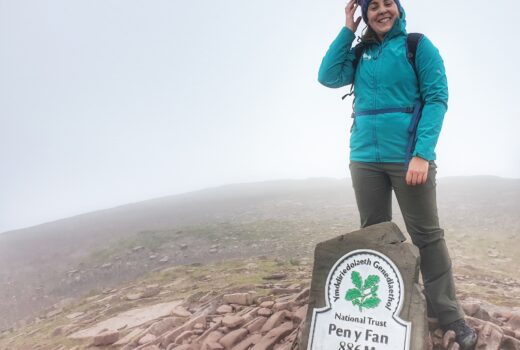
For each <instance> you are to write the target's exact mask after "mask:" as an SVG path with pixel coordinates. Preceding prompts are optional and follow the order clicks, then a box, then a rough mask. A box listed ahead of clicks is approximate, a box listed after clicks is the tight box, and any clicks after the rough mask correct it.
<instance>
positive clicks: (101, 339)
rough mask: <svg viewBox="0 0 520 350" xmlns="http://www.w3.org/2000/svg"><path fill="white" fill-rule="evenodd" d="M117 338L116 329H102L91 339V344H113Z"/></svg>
mask: <svg viewBox="0 0 520 350" xmlns="http://www.w3.org/2000/svg"><path fill="white" fill-rule="evenodd" d="M118 339H119V332H118V331H109V330H107V331H104V332H101V333H99V334H98V335H96V336H95V337H94V339H93V340H92V345H94V346H101V345H110V344H114V343H115V342H116V341H117V340H118Z"/></svg>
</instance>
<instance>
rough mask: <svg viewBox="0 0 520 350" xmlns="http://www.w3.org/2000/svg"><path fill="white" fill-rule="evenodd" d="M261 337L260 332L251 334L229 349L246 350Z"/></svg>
mask: <svg viewBox="0 0 520 350" xmlns="http://www.w3.org/2000/svg"><path fill="white" fill-rule="evenodd" d="M260 339H262V335H261V334H253V335H250V336H249V337H247V338H245V339H244V340H242V341H241V342H240V343H238V344H236V345H235V346H234V347H233V348H232V349H231V350H248V349H249V348H250V347H251V346H252V345H254V344H256V343H258V342H259V341H260Z"/></svg>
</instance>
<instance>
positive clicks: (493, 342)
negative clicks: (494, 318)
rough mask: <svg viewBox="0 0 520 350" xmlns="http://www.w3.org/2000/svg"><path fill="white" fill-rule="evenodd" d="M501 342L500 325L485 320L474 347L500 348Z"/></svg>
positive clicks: (485, 349) (497, 349) (484, 349)
mask: <svg viewBox="0 0 520 350" xmlns="http://www.w3.org/2000/svg"><path fill="white" fill-rule="evenodd" d="M501 342H502V330H501V329H500V327H498V326H496V325H494V324H492V323H490V322H485V323H484V326H483V327H482V329H481V330H480V332H479V334H478V341H477V345H476V349H479V350H480V349H482V350H500V343H501Z"/></svg>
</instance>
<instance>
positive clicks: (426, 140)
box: [318, 0, 477, 349]
mask: <svg viewBox="0 0 520 350" xmlns="http://www.w3.org/2000/svg"><path fill="white" fill-rule="evenodd" d="M357 2H359V3H360V6H361V12H362V17H363V19H364V21H365V23H366V24H367V30H366V32H365V34H364V35H363V37H362V38H361V42H362V44H363V52H362V55H361V57H360V58H359V60H357V59H356V54H355V49H354V48H353V45H352V43H353V41H354V39H355V34H354V33H355V32H356V30H357V27H358V25H359V23H360V21H361V17H358V18H357V19H356V20H354V13H355V11H356V9H357V8H358V6H359V5H358V4H357ZM357 2H356V0H351V1H350V2H349V3H348V5H347V6H346V8H345V14H346V25H345V26H344V27H343V28H342V29H341V31H340V33H339V35H338V36H337V38H336V39H335V40H334V41H333V42H332V44H331V45H330V48H329V49H328V51H327V53H326V55H325V57H324V58H323V61H322V64H321V66H320V70H319V77H318V80H319V82H320V83H321V84H323V85H325V86H327V87H330V88H338V87H341V86H345V85H349V84H353V85H354V90H353V91H354V96H355V99H354V100H355V103H354V111H353V112H354V114H353V116H354V122H353V125H352V129H351V132H352V134H351V137H350V172H351V176H352V185H353V187H354V191H355V194H356V201H357V205H358V209H359V212H360V216H361V227H366V226H369V225H373V224H377V223H380V222H383V221H390V220H392V190H393V191H394V192H395V195H396V198H397V201H398V203H399V206H400V209H401V212H402V214H403V218H404V221H405V224H406V229H407V231H408V232H409V234H410V236H411V238H412V241H413V243H414V244H415V245H416V246H417V247H418V248H419V251H420V254H421V272H422V276H423V281H424V287H425V295H426V299H427V304H428V313H429V316H433V317H436V318H438V320H439V324H440V325H441V327H442V328H443V330H444V331H447V330H453V331H455V334H456V340H457V342H458V343H459V345H460V348H461V349H473V347H474V345H475V343H476V339H477V336H476V333H475V331H474V330H473V329H472V328H470V327H469V326H468V325H466V323H465V321H464V313H463V311H462V309H461V307H460V305H459V303H458V301H457V298H456V296H455V286H454V281H453V275H452V270H451V259H450V256H449V254H448V250H447V247H446V243H445V240H444V231H443V230H442V229H441V228H440V227H439V219H438V216H437V204H436V189H435V186H436V182H435V175H436V173H437V171H436V165H435V159H436V155H435V146H436V144H437V139H438V137H439V133H440V130H441V126H442V121H443V118H444V114H445V113H446V110H447V101H448V86H447V80H446V75H445V70H444V64H443V61H442V58H441V57H440V55H439V52H438V50H437V49H436V48H435V46H434V45H433V44H432V43H431V41H430V40H429V39H428V38H427V37H425V36H423V37H422V38H421V40H420V41H419V43H418V45H417V51H416V57H415V66H416V67H415V69H414V67H413V66H412V64H411V63H410V61H409V60H408V59H407V52H408V51H407V33H406V29H405V27H406V21H405V12H404V10H403V8H402V6H401V4H400V3H399V0H358V1H357ZM354 61H356V64H355V62H354ZM416 101H420V102H419V103H420V105H421V106H422V114H421V118H420V120H419V123H418V125H417V128H416V131H415V135H412V136H410V134H409V131H408V128H409V126H410V123H411V120H412V117H413V116H412V114H411V113H410V110H411V109H409V108H408V107H411V106H414V104H415V103H416ZM410 137H412V140H410ZM409 142H414V143H412V145H414V146H415V147H414V148H413V149H411V150H410V149H409V148H408V146H409ZM407 149H408V151H409V152H408V154H407Z"/></svg>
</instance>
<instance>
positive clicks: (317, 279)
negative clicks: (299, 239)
mask: <svg viewBox="0 0 520 350" xmlns="http://www.w3.org/2000/svg"><path fill="white" fill-rule="evenodd" d="M405 240H406V238H405V236H404V235H403V233H402V232H401V230H400V229H399V227H398V226H397V225H396V224H394V223H393V222H384V223H381V224H377V225H373V226H369V227H366V228H363V229H360V230H358V231H354V232H351V233H347V234H344V235H341V236H338V237H336V238H333V239H330V240H328V241H324V242H320V243H318V245H317V246H316V248H315V253H314V268H313V273H312V282H311V289H310V296H309V307H308V311H307V318H306V322H305V327H304V331H303V336H302V339H301V341H300V347H299V349H300V350H307V344H308V341H309V330H310V324H311V319H312V315H313V310H314V309H315V308H322V307H325V306H326V303H327V301H326V299H325V298H327V295H326V293H325V287H326V281H327V277H328V275H329V272H330V271H331V269H332V267H333V266H334V265H335V264H336V262H337V261H338V260H339V259H340V258H342V257H343V256H344V255H345V254H347V253H349V252H351V251H354V250H358V249H370V250H375V251H377V252H380V253H382V254H384V255H386V256H387V257H388V258H390V260H391V261H392V262H393V263H394V264H395V265H396V267H397V268H398V269H399V271H400V273H401V275H402V279H403V283H404V288H403V289H404V304H403V306H402V309H401V312H400V317H401V319H403V320H405V321H409V322H411V323H412V328H411V338H410V349H413V350H421V349H423V348H424V349H426V347H425V346H426V339H427V336H428V323H427V319H426V302H425V299H424V295H423V294H422V293H421V289H420V286H419V285H418V280H419V266H420V256H419V250H418V249H417V248H416V247H415V246H413V245H412V244H410V243H405ZM313 350H330V349H313Z"/></svg>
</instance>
